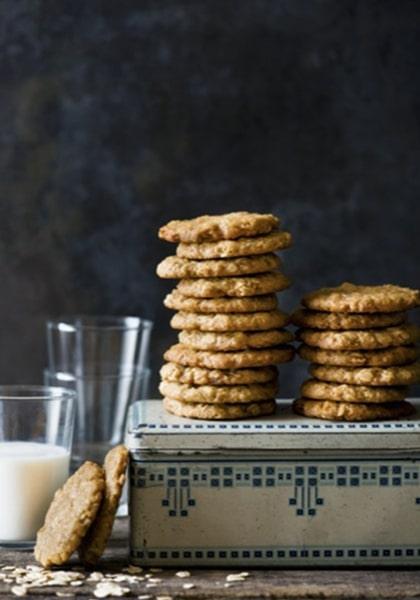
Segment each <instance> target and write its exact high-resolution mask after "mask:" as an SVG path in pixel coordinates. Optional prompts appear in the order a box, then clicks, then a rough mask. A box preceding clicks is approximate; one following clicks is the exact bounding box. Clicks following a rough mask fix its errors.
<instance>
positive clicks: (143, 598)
mask: <svg viewBox="0 0 420 600" xmlns="http://www.w3.org/2000/svg"><path fill="white" fill-rule="evenodd" d="M137 598H138V600H151V598H153V596H151V595H150V594H142V595H141V596H137Z"/></svg>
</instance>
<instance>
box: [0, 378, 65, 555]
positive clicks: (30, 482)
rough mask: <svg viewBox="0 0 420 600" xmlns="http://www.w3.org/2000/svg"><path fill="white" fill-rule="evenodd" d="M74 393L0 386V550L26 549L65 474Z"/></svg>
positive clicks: (31, 387)
mask: <svg viewBox="0 0 420 600" xmlns="http://www.w3.org/2000/svg"><path fill="white" fill-rule="evenodd" d="M74 413H75V392H74V391H71V390H68V389H63V388H59V387H42V386H27V385H25V386H23V385H22V386H17V385H12V386H0V546H8V547H21V548H24V547H30V546H32V545H33V544H34V542H35V537H36V532H37V531H38V529H39V528H40V527H41V525H42V523H43V520H44V517H45V514H46V511H47V509H48V506H49V504H50V502H51V500H52V498H53V496H54V493H55V491H56V490H57V489H58V488H59V487H61V485H63V483H64V482H65V480H66V479H67V477H68V474H69V463H70V453H71V442H72V435H73V425H74Z"/></svg>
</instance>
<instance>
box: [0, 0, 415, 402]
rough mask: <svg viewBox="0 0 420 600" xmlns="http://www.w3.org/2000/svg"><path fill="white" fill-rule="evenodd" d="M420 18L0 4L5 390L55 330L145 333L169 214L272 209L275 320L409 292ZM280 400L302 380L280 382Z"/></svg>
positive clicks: (308, 7)
mask: <svg viewBox="0 0 420 600" xmlns="http://www.w3.org/2000/svg"><path fill="white" fill-rule="evenodd" d="M419 8H420V5H419V3H418V2H415V1H408V0H400V1H399V2H395V1H392V2H391V1H386V0H385V1H384V0H377V1H373V0H359V1H357V0H342V1H339V2H338V1H337V0H312V1H309V0H252V1H249V0H236V1H235V0H192V1H190V2H189V1H186V0H184V1H182V0H173V1H161V0H149V1H146V0H142V1H141V2H139V1H124V0H119V1H118V2H114V1H112V0H109V1H104V2H99V1H96V0H89V2H86V1H85V0H83V1H76V0H72V1H67V0H59V1H57V0H50V1H46V0H44V1H42V0H38V1H36V0H27V1H24V0H2V2H1V3H0V77H1V92H0V111H1V112H0V114H1V127H0V198H1V199H0V281H1V293H0V309H1V353H0V379H1V381H8V382H20V381H25V382H31V381H36V380H40V378H41V375H40V374H41V369H42V367H43V366H44V364H45V356H44V332H43V320H44V319H45V316H46V315H48V314H53V315H57V314H61V313H74V312H86V313H108V314H120V313H126V314H140V315H146V316H149V317H152V318H154V319H156V321H157V327H156V331H155V338H154V344H153V365H154V367H155V368H156V367H157V365H158V364H159V362H160V356H161V353H162V350H163V348H164V347H165V346H167V345H169V344H170V343H171V342H172V341H173V339H174V334H173V333H171V332H170V330H169V326H168V321H169V316H170V313H169V311H166V310H165V309H164V308H163V307H162V299H163V295H164V293H165V291H167V290H168V289H169V288H170V284H168V283H166V282H160V281H158V280H157V278H156V277H155V275H154V269H155V265H156V263H157V261H158V260H159V259H160V258H162V257H163V256H164V255H165V254H169V253H170V252H171V247H170V246H169V244H165V243H163V242H160V241H158V240H157V237H156V230H157V228H158V227H159V225H161V224H162V223H163V222H165V221H167V220H169V219H170V218H174V217H189V216H193V215H197V214H200V213H204V212H223V211H226V210H235V209H248V210H256V211H270V212H275V213H276V214H278V215H279V216H281V217H282V218H283V220H284V224H285V226H286V227H287V228H288V229H289V230H291V231H292V232H293V235H294V238H295V245H294V247H293V249H291V250H289V251H287V252H285V253H284V261H285V265H286V270H287V272H288V273H289V274H290V275H291V277H292V278H293V279H294V282H295V283H294V287H293V289H292V290H290V291H289V292H287V293H286V294H284V296H283V298H284V301H283V305H284V306H285V307H287V308H290V307H291V306H293V305H295V304H296V303H297V302H298V300H299V297H300V296H301V295H302V294H303V292H304V291H306V290H310V289H312V288H315V287H317V286H320V285H323V284H336V283H339V282H341V281H342V280H345V279H347V280H352V281H355V282H372V283H381V282H388V281H389V282H396V283H397V282H398V283H401V284H406V285H411V286H416V285H418V284H419V270H420V269H419V259H420V250H419V248H420V242H419V238H420V236H419V215H420V201H419V197H420V193H419V192H420V169H419V158H420V152H419V146H420V144H419V141H420V138H419V133H420V123H419V103H420V101H419V98H420V76H419V66H420V65H419V62H420V61H419V56H420V33H419V28H418V24H419V16H420V10H419ZM282 372H283V393H284V394H293V393H295V390H296V387H297V385H298V382H299V381H300V380H301V379H302V377H303V365H301V364H299V363H298V362H296V363H294V364H293V365H292V366H285V367H283V371H282Z"/></svg>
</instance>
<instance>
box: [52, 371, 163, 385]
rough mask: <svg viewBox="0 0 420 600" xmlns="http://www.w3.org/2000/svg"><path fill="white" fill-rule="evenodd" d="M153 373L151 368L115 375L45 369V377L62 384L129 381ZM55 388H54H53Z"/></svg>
mask: <svg viewBox="0 0 420 600" xmlns="http://www.w3.org/2000/svg"><path fill="white" fill-rule="evenodd" d="M151 373H152V369H151V368H150V367H137V368H134V369H131V370H127V371H122V372H118V371H117V372H115V373H102V374H95V373H92V372H89V371H87V372H83V371H82V372H81V373H69V372H66V371H55V370H51V369H48V368H45V369H44V376H45V375H46V376H47V377H51V378H55V379H57V380H58V381H62V382H66V383H68V382H72V381H80V380H82V379H86V380H98V381H99V380H106V379H129V378H134V377H136V378H139V379H141V378H145V377H150V375H151ZM52 387H54V386H52Z"/></svg>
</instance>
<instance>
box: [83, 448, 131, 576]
mask: <svg viewBox="0 0 420 600" xmlns="http://www.w3.org/2000/svg"><path fill="white" fill-rule="evenodd" d="M127 464H128V450H127V449H126V448H125V446H116V447H115V448H113V449H112V450H110V451H109V452H108V453H107V455H106V456H105V461H104V471H105V494H104V498H103V500H102V504H101V507H100V509H99V511H98V514H97V515H96V518H95V520H94V521H93V523H92V525H91V526H90V528H89V530H88V532H87V534H86V537H84V538H83V540H82V543H81V545H80V547H79V556H80V559H81V560H82V562H83V563H85V564H87V565H95V564H96V563H97V562H98V560H99V559H100V557H101V556H102V554H103V553H104V550H105V548H106V545H107V542H108V539H109V537H110V535H111V533H112V527H113V525H114V519H115V514H116V512H117V509H118V504H119V501H120V498H121V493H122V489H123V486H124V482H125V473H126V470H127Z"/></svg>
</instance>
